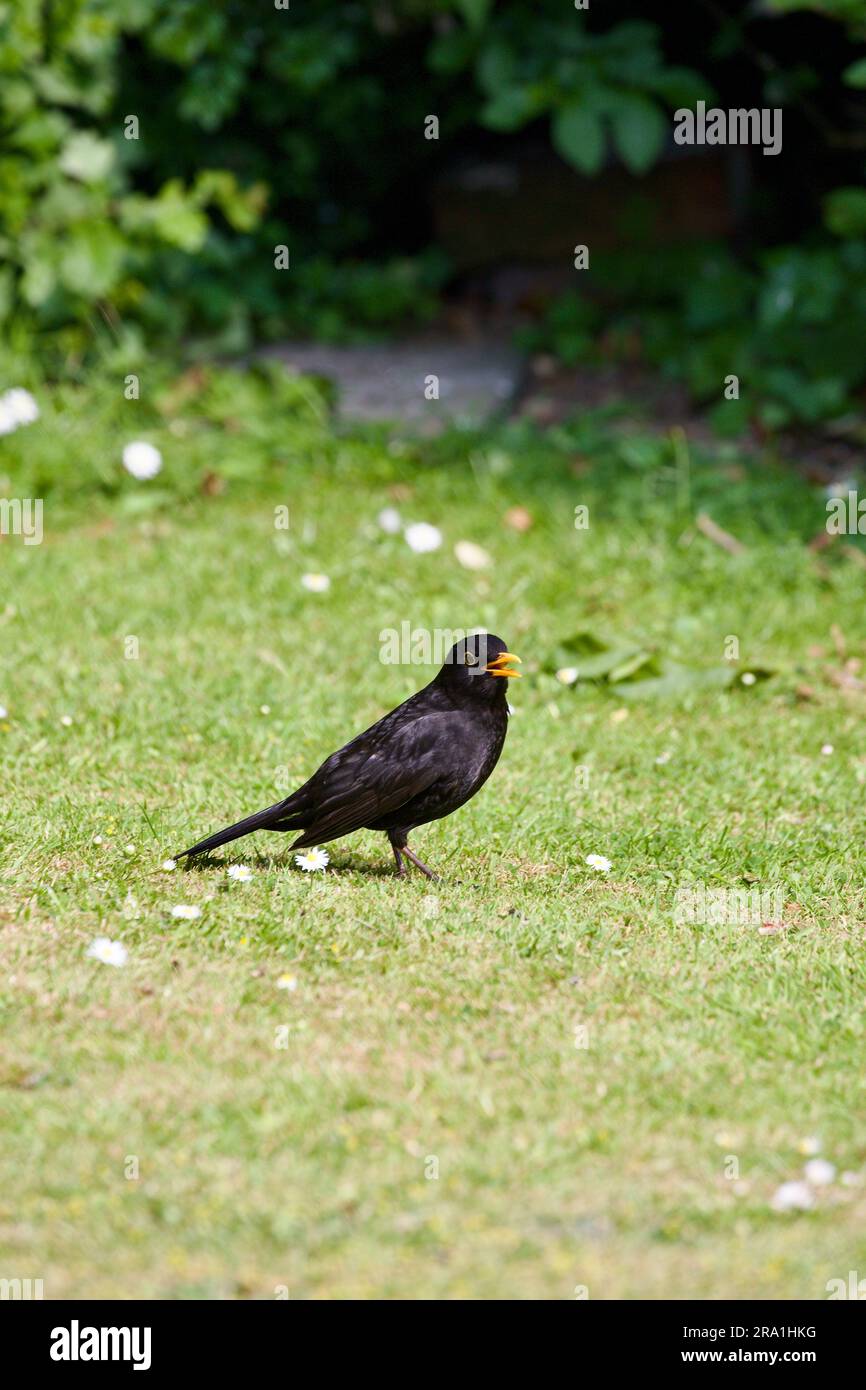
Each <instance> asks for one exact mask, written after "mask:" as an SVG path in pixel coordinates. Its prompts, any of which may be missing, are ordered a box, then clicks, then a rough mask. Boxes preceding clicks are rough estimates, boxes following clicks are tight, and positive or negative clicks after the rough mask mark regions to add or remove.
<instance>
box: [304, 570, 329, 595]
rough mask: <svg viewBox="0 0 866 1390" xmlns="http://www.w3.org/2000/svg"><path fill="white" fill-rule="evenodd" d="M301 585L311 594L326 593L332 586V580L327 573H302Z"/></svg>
mask: <svg viewBox="0 0 866 1390" xmlns="http://www.w3.org/2000/svg"><path fill="white" fill-rule="evenodd" d="M301 586H302V588H304V589H307V590H308V591H309V592H310V593H311V594H326V593H327V592H328V590H329V589H330V587H331V581H330V579H329V578H328V576H327V575H326V574H302V575H301Z"/></svg>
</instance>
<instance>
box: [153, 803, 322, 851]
mask: <svg viewBox="0 0 866 1390" xmlns="http://www.w3.org/2000/svg"><path fill="white" fill-rule="evenodd" d="M303 828H304V818H303V817H302V818H301V819H300V820H299V819H298V817H297V815H293V814H292V812H291V810H289V808H288V807H287V805H286V802H285V801H277V802H275V804H274V805H273V806H266V807H265V809H264V810H263V811H256V812H255V814H254V815H252V816H247V817H246V818H245V819H244V820H239V821H236V822H235V824H234V825H229V826H226V828H225V830H217V831H216V833H215V834H213V835H208V837H207V839H205V840H199V842H198V844H197V845H193V847H192V849H184V850H181V852H180V854H179V855H177V858H178V859H182V858H183V856H184V855H186V856H188V857H191V856H192V855H194V854H207V852H208V850H211V849H216V848H217V847H218V846H219V845H227V844H228V843H229V841H230V840H239V839H240V838H241V836H242V835H249V834H250V832H251V831H252V830H303Z"/></svg>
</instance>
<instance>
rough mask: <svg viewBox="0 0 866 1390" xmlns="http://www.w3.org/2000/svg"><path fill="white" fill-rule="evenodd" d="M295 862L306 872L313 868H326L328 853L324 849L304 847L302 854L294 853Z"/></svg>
mask: <svg viewBox="0 0 866 1390" xmlns="http://www.w3.org/2000/svg"><path fill="white" fill-rule="evenodd" d="M295 863H296V864H297V866H298V868H299V869H303V870H304V873H307V874H308V873H311V872H312V871H313V870H314V869H326V868H327V867H328V864H329V863H330V855H329V854H328V851H327V850H326V849H305V850H304V852H303V854H296V855H295Z"/></svg>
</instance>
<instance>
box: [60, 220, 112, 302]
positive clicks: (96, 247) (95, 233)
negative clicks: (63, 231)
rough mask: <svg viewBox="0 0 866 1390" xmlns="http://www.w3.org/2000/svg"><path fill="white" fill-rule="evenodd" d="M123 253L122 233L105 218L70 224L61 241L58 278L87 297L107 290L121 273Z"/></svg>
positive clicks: (93, 296) (102, 293)
mask: <svg viewBox="0 0 866 1390" xmlns="http://www.w3.org/2000/svg"><path fill="white" fill-rule="evenodd" d="M124 254H125V246H124V242H123V239H122V237H121V236H120V235H119V234H118V233H117V232H116V231H115V230H114V228H113V227H111V226H110V225H109V224H108V223H107V222H87V223H83V224H81V225H79V226H77V227H73V228H72V229H71V231H70V232H69V233H68V234H67V235H66V237H65V238H64V241H63V250H62V253H61V256H60V267H59V269H60V282H61V284H62V285H63V286H64V287H65V288H66V289H67V290H70V291H71V292H72V293H73V294H80V295H84V296H85V297H86V298H97V297H99V296H100V295H104V294H108V292H109V290H111V289H112V288H113V287H114V285H115V283H116V282H117V279H118V277H119V275H120V273H121V270H122V268H123V261H124Z"/></svg>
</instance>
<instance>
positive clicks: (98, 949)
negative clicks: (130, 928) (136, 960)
mask: <svg viewBox="0 0 866 1390" xmlns="http://www.w3.org/2000/svg"><path fill="white" fill-rule="evenodd" d="M87 954H88V956H91V957H92V958H93V960H99V961H102V964H103V965H126V962H127V960H128V959H129V952H128V951H127V949H126V947H125V946H124V944H123V942H122V941H112V940H111V939H110V938H109V937H107V936H97V937H96V939H95V940H94V941H91V943H90V945H89V946H88V948H87Z"/></svg>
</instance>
